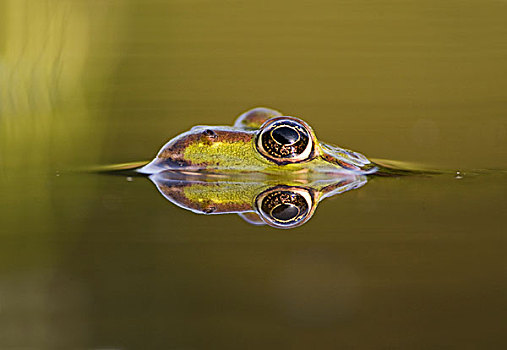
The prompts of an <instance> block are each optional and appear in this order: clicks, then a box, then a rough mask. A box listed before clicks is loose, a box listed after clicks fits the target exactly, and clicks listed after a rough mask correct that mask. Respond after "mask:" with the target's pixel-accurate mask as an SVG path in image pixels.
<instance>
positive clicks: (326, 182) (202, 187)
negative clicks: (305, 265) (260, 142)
mask: <svg viewBox="0 0 507 350" xmlns="http://www.w3.org/2000/svg"><path fill="white" fill-rule="evenodd" d="M150 180H151V181H153V183H155V185H156V186H157V188H158V190H159V191H160V193H162V195H163V196H164V197H165V198H166V199H167V200H169V201H170V202H172V203H174V204H176V205H177V206H179V207H181V208H184V209H187V210H190V211H193V212H195V213H200V214H229V213H236V214H239V215H240V216H241V217H242V218H243V219H245V220H246V221H248V222H249V223H251V224H255V225H259V224H268V225H270V226H273V227H278V228H294V227H297V226H300V225H302V224H304V223H305V222H307V221H308V220H309V219H310V218H311V217H312V215H313V213H314V212H315V209H316V207H317V204H318V203H319V202H320V201H321V200H322V199H324V198H327V197H330V196H334V195H338V194H341V193H343V192H346V191H349V190H352V189H356V188H359V187H361V186H363V185H364V184H365V183H366V181H367V180H366V176H364V175H357V174H338V175H336V176H334V177H333V178H331V177H329V178H328V179H320V180H307V179H304V178H303V179H292V180H280V179H277V178H271V179H266V178H265V179H262V180H261V179H252V178H251V177H230V176H217V175H212V174H201V173H194V174H192V175H191V174H182V173H181V172H177V171H165V172H160V173H157V174H154V175H151V176H150Z"/></svg>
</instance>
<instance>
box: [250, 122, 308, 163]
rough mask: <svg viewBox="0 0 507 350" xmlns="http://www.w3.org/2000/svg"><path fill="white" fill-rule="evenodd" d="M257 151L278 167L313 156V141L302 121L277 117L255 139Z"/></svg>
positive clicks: (265, 125)
mask: <svg viewBox="0 0 507 350" xmlns="http://www.w3.org/2000/svg"><path fill="white" fill-rule="evenodd" d="M256 145H257V149H258V150H259V152H260V153H261V154H262V155H263V156H264V157H265V158H267V159H268V160H270V161H272V162H275V163H276V164H278V165H284V164H289V163H299V162H304V161H307V160H309V159H310V158H311V157H312V156H313V153H314V152H313V139H312V134H311V132H310V130H309V127H308V126H306V125H305V123H304V122H303V121H302V120H299V119H296V118H292V117H277V118H273V119H270V120H268V121H267V122H266V123H265V124H264V125H263V126H262V128H261V131H260V133H259V135H258V137H257V143H256Z"/></svg>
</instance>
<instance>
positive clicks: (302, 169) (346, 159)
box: [137, 107, 381, 176]
mask: <svg viewBox="0 0 507 350" xmlns="http://www.w3.org/2000/svg"><path fill="white" fill-rule="evenodd" d="M380 168H381V167H380V166H379V165H378V164H375V163H373V162H372V161H370V160H369V159H367V158H366V157H365V156H364V155H362V154H360V153H358V152H354V151H351V150H348V149H345V148H341V147H338V146H334V145H331V144H328V143H324V142H320V141H319V140H318V139H317V137H316V136H315V133H314V131H313V129H312V128H311V127H310V126H309V125H308V124H307V123H306V122H305V121H303V120H301V119H299V118H295V117H291V116H284V115H282V113H280V112H278V111H276V110H273V109H269V108H264V107H258V108H254V109H251V110H249V111H247V112H245V113H243V114H242V115H240V116H239V117H238V118H237V120H236V122H235V123H234V125H233V126H195V127H193V128H192V129H191V130H190V131H187V132H185V133H183V134H180V135H178V136H176V137H175V138H173V139H172V140H170V141H169V142H167V143H166V144H165V145H164V146H163V147H162V149H161V150H160V151H159V152H158V154H157V155H156V157H155V159H153V160H152V161H151V162H150V163H148V164H147V165H145V166H143V167H141V168H139V169H137V172H138V173H141V174H147V175H152V174H156V173H159V172H163V171H168V170H170V171H180V172H206V173H221V174H234V173H242V174H245V173H246V174H252V173H257V174H265V175H283V176H287V175H290V176H292V175H295V174H361V175H366V174H372V173H376V172H378V170H379V169H380Z"/></svg>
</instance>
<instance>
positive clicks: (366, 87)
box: [0, 0, 507, 349]
mask: <svg viewBox="0 0 507 350" xmlns="http://www.w3.org/2000/svg"><path fill="white" fill-rule="evenodd" d="M506 18H507V3H506V2H503V1H492V0H491V1H489V0H488V1H466V2H462V1H446V2H444V3H442V2H439V1H408V2H407V1H373V2H363V1H316V2H312V3H311V4H310V3H306V2H293V1H291V2H286V1H269V2H267V1H266V2H234V3H231V2H228V1H213V2H211V1H133V0H132V1H122V2H116V1H111V2H86V1H66V0H51V1H46V2H41V3H36V4H35V5H34V3H33V2H28V1H17V0H4V1H0V23H2V26H1V29H0V157H1V158H0V194H1V201H0V203H1V209H2V210H1V211H0V243H1V244H0V261H1V263H0V347H1V348H6V349H9V348H43V349H55V348H62V349H68V348H77V349H79V348H106V347H107V348H121V349H136V348H150V349H151V348H164V349H166V348H174V349H209V348H217V349H224V348H276V349H278V348H301V349H307V348H310V347H316V348H330V349H331V348H338V347H339V348H359V349H363V348H364V349H367V348H421V349H427V348H439V347H442V348H465V349H466V348H502V347H505V345H506V344H507V337H506V336H505V329H504V328H505V327H504V324H505V319H506V317H507V313H506V311H505V310H507V278H506V277H507V276H506V268H507V260H506V254H505V252H506V248H507V246H506V239H505V234H506V230H505V223H504V222H505V220H504V216H505V212H506V209H507V205H506V201H505V198H506V194H507V193H506V192H507V186H506V185H507V176H506V174H505V169H507V153H506V152H507V122H506V117H505V115H506V112H507V95H506V94H507V93H506V91H507V65H506V63H505V62H507V43H506V41H505V37H506V34H507V21H506V20H505V19H506ZM257 105H267V106H270V107H273V108H277V109H280V110H282V111H283V112H285V113H287V114H291V115H295V116H299V117H301V118H303V119H304V120H306V121H308V122H309V123H310V125H312V127H313V128H314V129H315V131H316V133H317V136H318V138H319V139H323V140H327V141H330V142H334V143H336V144H339V145H342V146H345V147H349V148H351V149H354V150H358V151H360V152H362V153H364V154H365V155H367V156H369V157H381V158H390V159H398V160H407V161H415V162H422V163H426V164H430V165H432V166H436V167H439V168H442V169H450V170H460V171H462V172H464V173H465V176H464V177H463V178H456V177H455V176H452V175H449V176H433V177H397V178H377V179H373V180H372V181H369V182H368V183H367V184H366V185H365V186H363V187H361V188H360V189H358V190H354V191H349V192H347V193H344V194H343V195H340V196H337V197H333V198H329V199H326V200H325V201H323V202H322V203H321V204H320V205H319V207H318V209H317V211H316V213H315V215H314V217H313V218H312V219H311V220H310V221H308V222H307V223H306V224H305V225H303V226H301V227H299V228H296V229H293V230H277V229H274V228H269V227H266V226H252V225H248V224H247V223H245V222H244V221H243V220H242V219H241V218H239V217H237V216H236V215H213V216H205V215H198V214H194V213H191V212H189V211H185V210H182V209H181V208H178V207H176V206H174V205H172V204H170V203H168V202H167V201H166V200H165V199H164V198H163V197H162V196H161V195H160V194H159V193H158V192H157V191H156V189H155V188H154V186H153V184H152V183H151V182H150V181H149V180H148V179H146V178H142V177H134V178H132V179H128V178H127V177H122V176H107V175H102V174H93V173H87V172H81V171H76V170H79V169H82V168H83V167H84V168H86V167H88V166H95V165H100V164H111V163H120V162H126V161H133V160H144V159H146V160H148V159H150V158H151V157H153V155H154V154H155V153H156V151H157V150H158V149H159V148H160V146H161V145H162V144H164V143H165V141H166V140H168V139H169V138H171V137H173V136H175V135H177V134H178V133H180V132H182V131H185V130H188V129H189V128H190V127H192V126H194V125H197V124H219V125H226V124H231V123H232V122H233V121H234V119H235V117H236V116H237V115H238V114H240V113H241V112H243V111H244V110H246V109H248V108H251V107H254V106H257ZM473 169H490V170H495V169H497V170H503V172H502V171H487V172H485V173H484V174H482V175H479V176H472V175H469V174H470V172H471V170H473Z"/></svg>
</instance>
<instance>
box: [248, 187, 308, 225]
mask: <svg viewBox="0 0 507 350" xmlns="http://www.w3.org/2000/svg"><path fill="white" fill-rule="evenodd" d="M312 204H313V197H312V195H311V194H310V192H309V191H308V190H306V189H304V188H299V187H289V186H277V187H274V188H271V189H269V190H266V191H264V192H263V193H261V194H260V195H259V196H257V198H256V199H255V205H256V207H257V211H258V212H259V214H260V216H261V218H262V219H263V220H264V221H265V222H266V223H267V224H268V225H270V226H273V227H278V228H292V227H295V226H299V225H301V224H303V223H304V222H306V220H307V219H309V218H310V213H311V211H312V210H311V209H312Z"/></svg>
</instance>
